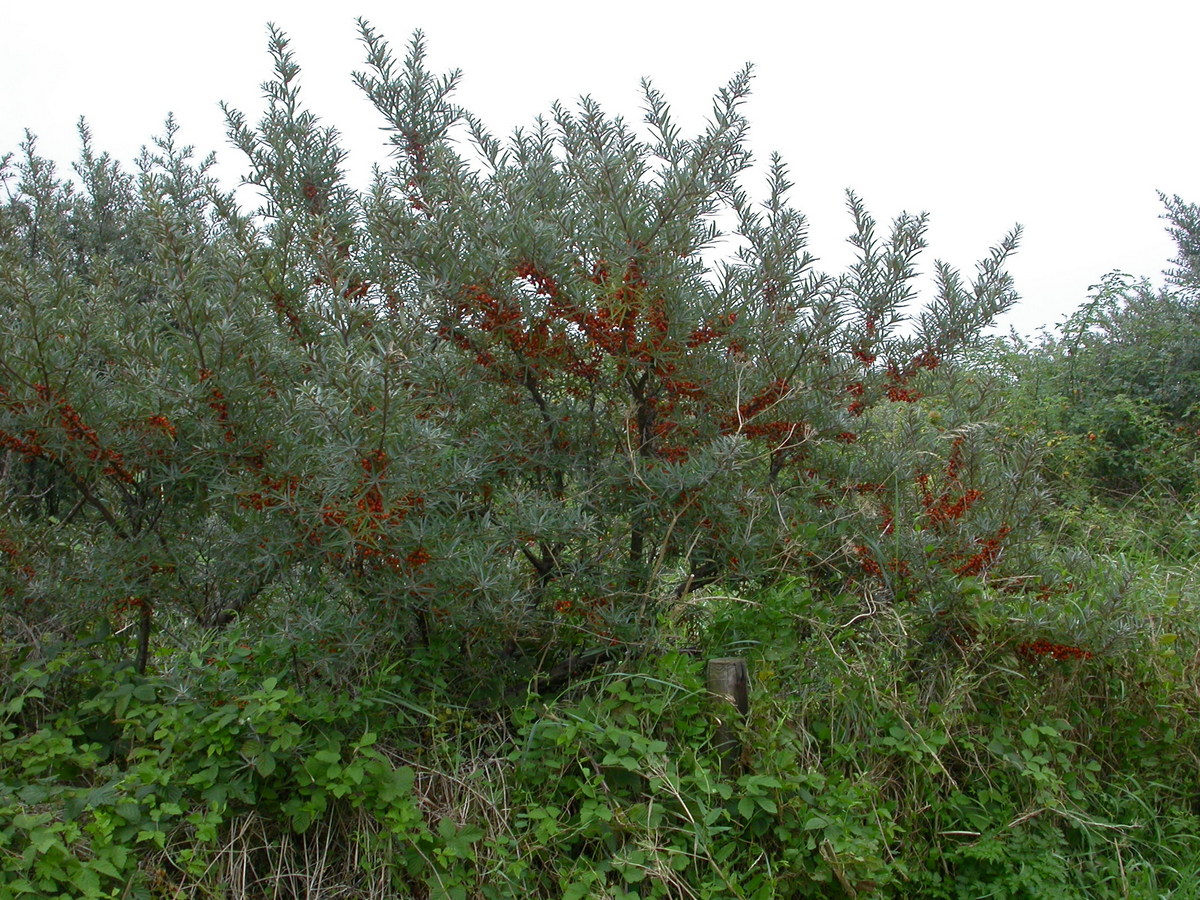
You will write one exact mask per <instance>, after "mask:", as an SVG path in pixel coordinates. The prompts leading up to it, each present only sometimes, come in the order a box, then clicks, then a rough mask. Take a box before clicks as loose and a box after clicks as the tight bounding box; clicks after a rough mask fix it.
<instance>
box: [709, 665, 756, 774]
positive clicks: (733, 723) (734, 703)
mask: <svg viewBox="0 0 1200 900" xmlns="http://www.w3.org/2000/svg"><path fill="white" fill-rule="evenodd" d="M706 675H707V683H708V691H709V693H710V694H712V695H714V696H715V697H718V698H720V701H721V702H720V704H719V709H718V713H717V715H718V718H717V734H716V743H717V749H718V751H720V753H721V770H722V771H723V772H724V773H725V774H726V775H729V774H732V773H733V772H734V770H735V769H736V768H737V766H738V763H739V762H740V761H741V758H742V745H741V742H740V741H739V740H738V737H737V727H738V726H739V725H740V724H741V723H742V722H743V721H744V720H745V718H746V715H747V713H749V712H750V681H749V676H748V674H747V670H746V661H745V660H744V659H742V658H740V657H736V656H730V657H725V658H722V659H710V660H709V661H708V671H707V673H706Z"/></svg>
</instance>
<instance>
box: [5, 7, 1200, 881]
mask: <svg viewBox="0 0 1200 900" xmlns="http://www.w3.org/2000/svg"><path fill="white" fill-rule="evenodd" d="M360 27H361V37H362V41H363V44H364V47H365V51H366V57H367V65H366V68H365V70H364V71H363V72H360V73H356V74H355V80H356V82H357V84H358V85H359V87H360V88H361V89H362V90H363V91H364V93H365V94H366V96H367V97H368V98H369V99H370V100H371V101H372V103H373V104H374V105H375V107H376V108H377V109H378V111H379V113H380V114H381V116H382V117H383V120H384V123H385V128H386V130H387V132H388V134H389V138H390V149H391V155H390V158H389V162H388V163H387V165H386V166H381V167H379V168H377V169H376V173H375V177H374V180H373V183H372V185H371V186H370V188H369V189H367V190H365V191H358V190H355V189H353V188H352V187H351V186H350V185H349V184H348V182H347V178H346V174H345V170H344V164H345V161H346V154H345V151H344V150H343V149H342V147H341V146H340V144H339V141H338V135H337V133H336V132H335V131H334V130H333V129H332V128H329V127H326V126H324V125H322V124H321V123H320V122H318V121H317V119H316V118H315V117H314V116H313V115H312V114H311V112H309V111H308V110H307V109H306V108H305V107H304V105H303V103H302V102H301V98H300V92H299V87H298V84H299V81H298V79H299V68H298V66H297V63H296V62H295V59H294V57H293V55H292V53H291V51H290V50H289V48H288V43H287V40H286V39H285V37H284V36H283V35H282V33H280V32H278V31H275V30H272V32H271V40H270V52H271V57H272V59H273V62H274V71H273V75H272V78H271V80H269V81H268V82H267V83H266V84H265V85H264V90H265V95H266V111H265V114H264V115H263V116H262V118H261V120H260V121H258V123H257V124H251V122H250V120H249V119H248V118H247V117H246V116H245V115H244V114H243V113H241V112H240V111H237V110H233V109H228V110H227V116H228V123H229V136H230V139H231V142H232V143H233V144H234V145H235V146H236V147H237V148H238V149H240V150H241V151H242V153H243V154H244V156H245V158H246V162H247V165H248V171H247V174H246V176H245V177H246V185H247V186H248V187H247V188H242V189H239V190H238V191H234V192H228V191H225V190H223V189H222V188H221V187H220V185H219V184H218V183H217V182H216V180H215V178H214V177H213V175H212V165H213V159H212V158H211V157H209V158H207V159H203V160H198V159H197V158H196V157H195V155H194V153H193V150H192V148H191V147H187V146H184V145H182V144H181V143H180V141H179V134H178V127H177V125H176V124H175V123H174V121H173V120H170V119H168V121H167V124H166V127H165V130H164V133H163V135H162V136H161V137H159V138H157V139H156V140H155V141H154V143H153V145H152V146H151V147H149V148H147V149H146V150H145V151H144V153H143V154H142V156H141V158H140V159H139V160H138V163H137V169H136V171H135V172H132V173H131V172H128V171H126V170H125V169H124V168H122V167H121V166H120V165H119V164H118V163H117V162H116V161H115V160H113V159H111V158H110V157H109V156H108V155H106V154H104V153H101V152H99V151H98V150H97V149H96V148H95V147H94V145H93V142H92V139H91V135H90V133H89V131H88V129H87V127H86V125H84V124H82V123H81V126H80V134H81V139H82V153H81V156H80V160H79V163H78V164H77V166H76V168H75V174H76V176H77V177H76V180H75V181H71V180H67V179H63V178H61V177H60V176H59V175H58V174H57V173H56V171H55V168H54V166H53V165H52V164H51V163H50V162H49V161H47V160H45V159H44V158H41V157H40V156H39V155H38V152H37V147H36V143H35V141H34V139H33V138H32V137H29V138H28V139H27V141H26V142H25V144H24V145H23V146H22V148H21V155H20V156H19V157H12V156H10V157H6V158H5V160H4V163H3V167H0V176H2V178H3V182H4V184H5V185H6V188H7V200H6V202H5V204H4V206H3V207H2V208H0V255H2V258H0V305H2V308H3V309H4V311H5V315H4V316H3V317H2V318H0V444H3V467H2V469H0V497H2V498H3V507H2V512H0V586H2V588H3V592H2V595H0V604H2V607H0V611H2V616H3V618H2V622H3V634H2V639H3V641H4V651H5V652H4V655H3V662H2V663H0V665H2V666H3V670H4V675H5V679H4V684H5V687H4V693H3V696H2V697H0V702H2V703H3V707H2V708H0V738H2V741H3V742H2V743H0V776H2V777H0V886H3V889H4V892H5V896H9V895H11V896H14V897H21V896H29V897H97V898H101V897H104V898H108V897H173V898H174V897H217V896H220V897H238V898H241V897H246V898H249V897H258V896H295V897H301V896H304V897H312V896H320V897H324V896H330V897H343V896H344V897H379V898H384V897H396V898H400V897H420V898H446V900H450V898H453V900H466V898H505V897H512V896H519V895H527V896H531V897H567V898H577V900H578V898H585V897H596V898H601V897H604V898H623V900H632V898H655V897H662V898H666V897H671V898H675V897H679V898H701V897H709V898H727V897H742V898H771V897H779V898H784V897H829V896H843V895H844V896H848V897H859V896H862V897H868V896H872V897H875V896H877V897H914V896H921V897H933V898H943V897H944V898H959V897H962V898H966V897H979V896H992V897H1014V898H1015V897H1031V898H1033V897H1037V898H1046V897H1089V898H1090V897H1106V896H1113V897H1152V896H1153V897H1157V896H1166V895H1171V896H1190V895H1191V894H1189V893H1188V892H1195V891H1196V888H1195V887H1194V883H1195V877H1194V876H1195V873H1196V871H1197V869H1198V868H1200V838H1197V834H1200V818H1198V809H1197V805H1196V804H1197V801H1198V800H1200V797H1198V795H1197V789H1196V784H1195V778H1194V777H1193V776H1194V774H1195V767H1196V762H1197V756H1196V739H1197V726H1196V725H1195V723H1194V716H1193V715H1192V713H1193V710H1194V704H1195V698H1196V696H1197V693H1196V691H1197V679H1196V666H1195V658H1194V656H1193V651H1192V650H1191V648H1192V647H1193V645H1194V641H1195V638H1196V631H1197V616H1196V610H1195V602H1196V601H1195V596H1194V582H1195V579H1194V576H1193V570H1194V565H1193V562H1192V559H1193V557H1194V553H1195V550H1194V541H1195V539H1194V537H1193V535H1192V532H1193V531H1194V527H1193V526H1194V525H1195V522H1196V520H1195V518H1194V515H1193V514H1191V513H1190V512H1189V504H1190V502H1191V499H1192V496H1193V494H1194V493H1195V490H1196V484H1197V482H1196V479H1197V475H1198V474H1200V473H1198V472H1197V469H1196V465H1195V459H1194V450H1195V446H1196V438H1197V435H1200V421H1197V416H1196V409H1197V407H1196V401H1195V400H1194V399H1193V395H1194V394H1196V393H1197V390H1198V389H1200V381H1197V380H1196V371H1197V370H1198V365H1197V361H1198V360H1200V356H1198V355H1197V351H1196V349H1195V346H1200V344H1197V342H1196V341H1195V340H1194V338H1195V337H1197V336H1200V335H1198V334H1197V324H1196V322H1197V320H1196V313H1195V303H1196V288H1197V285H1198V284H1200V276H1197V262H1196V260H1197V256H1196V247H1197V246H1198V243H1197V241H1198V235H1200V230H1198V229H1197V227H1196V223H1197V220H1198V219H1200V214H1198V213H1197V210H1196V208H1195V207H1193V206H1190V205H1188V204H1186V203H1184V202H1183V201H1182V200H1180V199H1178V198H1174V199H1171V200H1167V201H1166V202H1167V209H1168V217H1169V219H1170V222H1171V226H1172V232H1173V234H1174V236H1175V238H1176V240H1177V243H1178V244H1179V247H1180V259H1179V261H1178V262H1177V268H1176V270H1175V271H1174V272H1173V280H1172V283H1171V284H1170V286H1169V287H1168V288H1167V289H1164V290H1162V291H1159V292H1154V291H1152V290H1151V289H1150V288H1149V287H1148V286H1147V285H1146V284H1144V283H1140V282H1134V281H1133V280H1132V279H1129V278H1127V277H1120V276H1116V275H1114V276H1110V277H1109V278H1108V279H1106V280H1105V282H1104V283H1103V284H1102V285H1101V286H1100V287H1099V288H1098V289H1097V293H1096V294H1095V296H1094V298H1093V299H1092V301H1091V302H1090V303H1089V304H1088V305H1086V306H1085V307H1083V308H1082V309H1081V310H1080V312H1079V313H1077V314H1076V315H1075V316H1074V317H1072V318H1071V319H1070V320H1069V321H1068V322H1067V323H1066V325H1065V326H1064V327H1063V328H1062V329H1061V331H1060V334H1059V335H1055V336H1045V337H1044V338H1043V340H1042V341H1041V342H1040V343H1039V344H1038V345H1036V346H1032V347H1031V346H1027V345H1024V344H1021V343H1019V342H1009V343H1007V344H998V343H996V342H994V341H990V340H989V339H987V338H986V337H985V333H986V330H987V328H988V327H989V326H990V325H991V324H992V323H993V322H994V321H995V319H996V317H997V316H998V315H999V314H1000V313H1002V312H1003V311H1005V310H1006V309H1008V308H1009V307H1010V306H1011V305H1012V304H1013V303H1014V302H1015V301H1016V294H1015V292H1014V289H1013V284H1012V281H1011V279H1010V277H1009V276H1008V274H1007V272H1006V270H1005V265H1006V261H1007V259H1008V257H1009V255H1010V254H1011V253H1012V252H1013V251H1014V250H1015V249H1016V246H1017V241H1018V236H1019V230H1016V229H1014V231H1013V232H1012V233H1010V234H1009V235H1007V236H1004V237H1003V238H1002V239H1001V240H1000V242H999V243H998V244H997V246H996V247H995V248H994V249H992V250H991V251H990V252H989V254H988V255H987V256H986V257H985V258H984V260H983V261H982V262H981V263H979V264H978V266H977V268H976V270H975V272H974V273H973V275H972V276H971V277H965V276H964V275H963V274H961V273H960V272H959V271H958V270H957V269H955V268H953V267H952V266H950V265H948V264H945V263H942V262H937V263H935V264H934V274H935V278H934V292H933V296H932V297H931V298H930V299H928V300H927V301H925V302H923V303H919V302H918V300H919V298H918V296H917V291H916V288H915V282H916V280H917V277H918V266H917V264H918V260H919V256H920V254H921V252H922V251H923V250H924V249H925V231H926V217H925V215H923V214H922V215H910V214H903V215H901V216H899V217H898V218H897V219H896V220H895V221H894V222H893V223H892V224H891V226H890V227H889V228H885V229H881V228H880V226H879V225H878V224H877V222H876V221H875V220H874V219H873V217H872V216H871V215H870V213H869V212H868V210H867V207H866V205H865V204H864V203H863V201H862V200H860V199H859V198H858V197H857V196H855V195H854V194H848V196H847V204H848V209H849V213H850V218H851V220H852V222H853V227H854V232H853V235H852V236H851V238H850V240H851V242H852V244H853V246H854V248H855V262H854V263H853V264H852V265H851V266H850V268H849V269H848V270H847V271H846V272H844V273H828V272H824V271H822V270H821V269H820V268H818V266H817V261H816V260H815V259H814V258H813V257H812V256H811V254H810V253H809V252H808V250H807V249H806V247H807V243H806V239H807V232H806V228H807V226H806V222H805V219H804V217H803V215H801V214H800V213H799V212H798V211H797V210H796V209H795V208H794V207H793V206H792V205H791V204H790V201H789V199H788V191H789V187H790V185H789V182H788V176H787V169H786V167H785V165H784V163H783V162H782V161H781V160H780V159H778V158H773V159H772V160H771V162H770V165H769V166H768V167H767V171H766V185H765V192H764V195H763V197H764V199H761V200H755V199H754V198H753V196H752V194H751V193H750V192H749V190H748V189H747V188H746V187H745V184H744V181H745V176H746V173H747V171H748V169H749V168H750V163H751V159H750V155H749V153H748V151H747V149H746V137H747V128H748V126H747V122H746V120H745V118H744V117H743V113H742V106H743V103H744V101H745V99H746V97H747V95H748V91H749V84H750V72H749V69H746V70H743V71H742V72H740V73H738V74H737V75H736V76H735V77H734V78H733V79H732V80H731V81H730V82H729V84H728V85H726V86H725V87H724V88H723V89H721V90H720V91H719V92H718V94H717V96H716V99H715V101H714V105H713V109H712V112H711V114H710V116H709V118H708V120H707V122H706V124H705V126H704V128H703V129H702V130H701V132H700V133H699V134H698V135H696V136H694V137H685V136H684V134H683V133H682V131H681V129H680V128H679V127H678V126H677V125H676V124H675V123H674V121H673V119H672V117H671V113H670V110H669V108H668V105H667V103H666V101H665V99H664V98H663V97H662V96H661V95H660V94H659V93H658V91H656V90H655V89H654V88H653V86H652V85H650V84H649V83H646V84H644V86H643V89H644V98H645V99H644V103H645V121H644V123H643V125H642V127H641V128H634V127H632V126H631V125H629V124H628V123H626V122H624V121H622V120H621V119H618V118H612V117H610V116H608V115H606V114H605V113H604V112H603V111H602V110H601V109H600V108H599V107H598V106H597V105H596V104H595V103H594V102H593V101H592V100H590V99H587V98H584V99H582V100H581V101H579V103H578V104H577V106H575V107H567V106H564V105H558V106H555V107H554V108H553V110H552V111H551V113H550V114H549V116H548V117H546V118H540V119H538V120H537V121H536V122H535V123H534V124H533V125H532V126H530V127H529V128H527V129H523V130H518V131H517V132H515V133H514V134H513V135H512V136H511V137H509V138H507V139H500V138H497V137H495V136H493V135H492V134H491V133H489V132H488V131H487V129H486V127H485V126H484V124H483V123H482V121H481V120H479V119H478V118H477V117H475V116H474V115H472V114H471V113H469V112H467V111H466V110H463V109H461V108H460V107H459V106H457V105H456V103H455V102H454V99H453V90H454V87H455V84H456V82H457V80H458V75H457V74H451V75H447V76H438V75H436V74H434V73H432V72H430V71H429V70H428V69H427V68H426V66H425V53H424V44H423V42H422V39H421V38H420V36H419V35H418V36H417V37H416V38H415V39H414V40H413V41H412V43H411V44H410V46H409V48H408V52H407V55H405V56H404V57H403V58H399V57H397V56H395V55H393V53H392V51H391V49H390V48H389V46H388V45H387V44H386V42H385V41H384V40H383V39H382V38H381V37H380V36H379V35H378V34H376V33H375V32H374V31H373V30H372V29H371V28H370V26H368V25H367V24H366V23H361V26H360ZM248 190H250V191H253V193H254V196H255V197H256V200H255V201H254V202H255V203H256V204H257V205H256V206H255V208H253V209H249V210H248V209H246V208H245V205H244V202H245V201H244V198H245V197H246V196H247V191H248ZM1164 199H1165V198H1164ZM1194 345H1195V346H1194ZM1149 350H1152V351H1153V352H1148V351H1149ZM730 655H739V656H743V657H745V658H746V659H747V660H748V662H749V671H750V673H751V694H752V704H751V711H750V714H749V716H748V718H747V719H746V721H745V722H742V723H740V724H739V725H738V728H739V729H740V730H739V732H738V734H739V742H740V745H741V746H742V753H741V758H740V759H736V760H735V759H731V758H730V756H729V753H728V748H727V747H724V746H722V745H721V741H719V740H718V739H717V737H716V734H717V725H718V723H719V721H720V720H721V719H722V717H723V716H724V715H725V713H724V711H723V708H722V706H721V705H720V703H719V702H717V701H716V700H714V699H713V698H711V697H710V695H709V694H708V691H707V689H706V687H705V684H704V681H703V673H704V664H705V660H706V659H707V658H712V657H718V656H730ZM1189 773H1190V774H1189Z"/></svg>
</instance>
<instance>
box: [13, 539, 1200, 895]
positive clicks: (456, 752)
mask: <svg viewBox="0 0 1200 900" xmlns="http://www.w3.org/2000/svg"><path fill="white" fill-rule="evenodd" d="M1192 588H1194V577H1193V576H1192V574H1191V573H1189V572H1188V571H1185V570H1182V569H1179V568H1159V569H1155V568H1153V567H1150V566H1148V565H1147V564H1145V563H1144V562H1143V563H1141V564H1136V565H1135V564H1134V563H1131V562H1130V561H1129V560H1128V559H1125V560H1121V559H1114V560H1108V561H1107V562H1105V563H1104V564H1103V565H1097V566H1096V568H1095V569H1094V574H1093V576H1092V577H1091V580H1090V581H1088V582H1087V583H1083V582H1080V583H1077V584H1073V585H1071V587H1070V589H1069V590H1068V589H1066V588H1064V590H1063V591H1062V592H1060V593H1059V594H1057V595H1055V596H1054V597H1052V598H1046V597H1042V598H1040V599H1038V598H1035V597H1031V596H1026V595H1024V594H1019V593H1004V592H999V591H996V590H993V589H985V588H984V587H982V586H981V585H978V584H974V583H969V582H968V583H965V584H964V585H962V586H961V590H960V591H959V593H958V594H956V595H955V596H948V597H944V598H942V600H941V601H940V602H939V603H938V604H930V605H928V606H926V607H918V606H916V605H911V604H905V605H889V603H888V602H886V600H885V599H879V600H876V601H872V602H864V600H863V593H862V592H860V593H859V594H858V595H855V596H851V595H844V596H830V595H828V594H825V593H821V592H817V591H815V590H813V589H811V588H810V587H808V586H805V585H803V584H787V585H780V586H776V587H775V588H772V589H771V590H769V591H766V592H763V593H760V594H758V595H756V596H754V597H752V598H732V597H725V596H718V595H716V594H712V595H710V596H707V597H703V598H699V599H693V600H689V601H688V604H689V606H688V608H687V609H686V610H684V611H683V612H685V613H686V618H687V620H688V621H689V622H691V623H693V630H694V632H695V633H694V634H693V635H692V637H693V638H697V639H698V640H697V642H696V644H695V645H694V646H691V647H689V648H688V652H687V653H683V652H677V651H673V650H670V649H667V648H665V647H659V648H657V649H652V650H650V651H647V652H644V653H642V654H641V655H639V656H636V657H631V658H629V659H628V660H626V661H625V662H624V663H618V664H616V665H615V666H614V667H610V668H609V669H606V670H602V671H598V672H597V673H596V674H593V675H592V676H591V677H589V678H587V679H584V680H580V681H577V682H576V683H574V684H572V685H571V686H570V687H569V688H568V689H567V690H566V692H564V693H562V694H561V695H559V696H555V697H550V696H546V697H539V696H536V695H532V694H529V695H526V696H525V697H524V698H519V697H518V698H513V697H508V698H504V697H502V696H500V695H496V694H493V695H490V696H484V697H481V696H475V697H473V698H472V697H464V695H463V694H462V691H461V689H460V687H458V686H451V685H448V684H446V683H444V682H442V681H440V680H439V679H438V677H436V673H439V672H442V671H445V670H446V669H447V667H446V665H445V659H439V658H438V657H437V654H436V653H435V652H434V651H429V656H428V658H425V657H420V656H417V657H413V656H412V655H411V653H410V654H409V655H408V656H406V657H405V658H404V659H403V660H393V661H391V662H390V663H389V662H385V663H383V664H380V663H379V662H378V660H379V659H385V660H386V659H387V655H386V653H384V652H383V651H382V649H381V648H378V647H375V648H373V651H372V653H373V654H374V655H372V654H367V653H364V652H363V651H362V650H361V648H360V649H359V650H357V651H356V650H355V649H354V648H353V647H351V646H350V645H349V643H348V642H344V643H343V644H341V645H340V646H342V653H341V655H342V656H343V657H345V658H344V659H343V661H342V662H341V663H340V664H337V663H336V662H335V660H336V658H337V656H338V654H336V653H331V652H330V646H331V643H332V642H334V638H332V637H331V636H330V633H329V632H328V631H326V632H324V633H323V634H321V635H317V634H313V635H310V636H308V638H305V637H304V635H298V634H294V633H293V634H289V635H288V637H287V638H286V639H284V638H276V639H273V640H264V639H262V638H253V639H252V638H251V637H250V636H249V635H247V634H245V633H240V634H238V633H228V634H224V635H221V636H216V637H214V636H211V635H210V636H209V639H208V642H207V644H205V645H204V646H203V649H201V650H195V651H191V652H183V651H177V652H176V651H171V650H169V649H164V650H162V651H161V652H160V653H159V655H158V657H157V659H156V661H155V663H156V664H155V665H154V666H152V667H151V672H150V673H149V674H147V675H144V676H142V675H138V674H137V673H136V672H135V671H134V669H133V668H132V667H131V666H129V665H128V664H126V663H123V662H120V661H119V656H118V655H117V653H116V649H117V641H118V639H117V638H115V637H113V636H111V635H108V634H106V633H105V632H103V631H101V632H99V633H97V634H96V635H95V636H94V637H93V638H92V639H91V640H90V641H88V642H86V643H84V644H83V645H69V646H67V645H64V646H63V647H60V648H58V649H57V650H54V649H52V648H50V647H48V646H44V647H43V649H42V651H41V652H40V653H37V654H35V653H34V652H33V651H31V650H28V649H27V648H28V647H29V646H30V645H29V644H28V643H26V644H24V645H21V646H22V647H25V648H26V649H20V648H19V647H18V646H17V645H16V644H13V645H11V646H9V647H7V648H5V653H6V656H5V659H6V663H5V665H6V666H7V668H8V672H7V674H8V675H9V678H8V681H7V686H6V688H5V692H4V696H3V702H4V706H3V715H4V718H3V725H2V726H0V729H2V731H0V736H2V738H3V742H2V743H0V885H2V888H3V889H2V893H3V895H4V896H12V897H38V898H53V897H64V898H66V897H71V898H77V897H89V898H90V897H96V898H101V897H104V898H109V897H112V898H116V897H146V898H157V897H172V898H177V897H178V898H181V897H197V898H200V897H205V898H207V897H213V898H215V897H222V898H225V897H229V898H243V897H245V898H250V897H265V896H269V897H313V896H320V897H372V898H385V897H386V898H393V897H394V898H405V897H416V898H462V900H466V898H497V900H499V898H507V897H514V896H528V897H564V898H591V897H596V898H622V900H632V898H674V897H680V898H702V897H706V898H776V897H777V898H788V897H798V898H799V897H839V896H844V897H929V898H975V897H997V898H1021V897H1028V898H1057V897H1063V898H1068V897H1079V898H1085V897H1086V898H1095V897H1162V896H1171V897H1188V896H1197V889H1196V888H1195V886H1194V884H1195V879H1194V875H1195V872H1196V871H1198V870H1200V838H1198V837H1197V835H1200V790H1198V789H1197V787H1196V779H1195V772H1196V766H1197V755H1196V748H1197V746H1198V738H1200V726H1197V725H1196V724H1195V721H1194V716H1193V714H1192V709H1193V707H1194V700H1195V696H1196V686H1197V677H1196V675H1197V673H1196V658H1195V654H1194V649H1193V648H1194V647H1195V641H1196V637H1197V634H1196V631H1197V621H1198V619H1197V616H1196V610H1195V607H1194V601H1193V600H1192V599H1190V598H1191V597H1192V593H1191V589H1192ZM679 612H680V611H678V610H676V611H674V613H675V615H676V616H678V613H679ZM339 640H340V639H339ZM322 641H323V643H320V642H322ZM1064 648H1065V649H1064ZM319 649H320V651H321V652H324V654H325V655H324V656H318V653H319ZM1066 650H1073V651H1074V652H1071V653H1068V652H1066ZM445 653H450V651H449V650H446V651H445ZM717 656H741V657H743V658H745V659H746V661H747V664H748V667H749V672H750V682H751V685H750V687H751V690H750V694H751V711H750V714H749V716H748V718H747V719H746V721H745V722H743V723H741V725H740V726H739V728H740V730H739V731H738V738H739V743H740V752H736V751H735V752H731V751H730V750H729V748H728V747H721V746H718V745H717V741H716V738H715V728H716V724H717V721H718V719H720V718H721V717H723V716H725V715H726V710H725V708H724V707H723V706H722V705H721V703H720V702H719V701H716V700H715V699H714V698H712V697H711V696H710V695H709V693H708V692H707V690H706V689H705V683H704V672H705V660H706V659H707V658H712V657H717ZM368 658H372V659H374V660H375V662H374V664H370V665H367V664H365V661H366V660H367V659H368ZM331 660H333V661H331ZM356 660H357V662H356ZM339 666H340V668H339ZM426 673H435V674H434V675H427V674H426Z"/></svg>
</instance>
